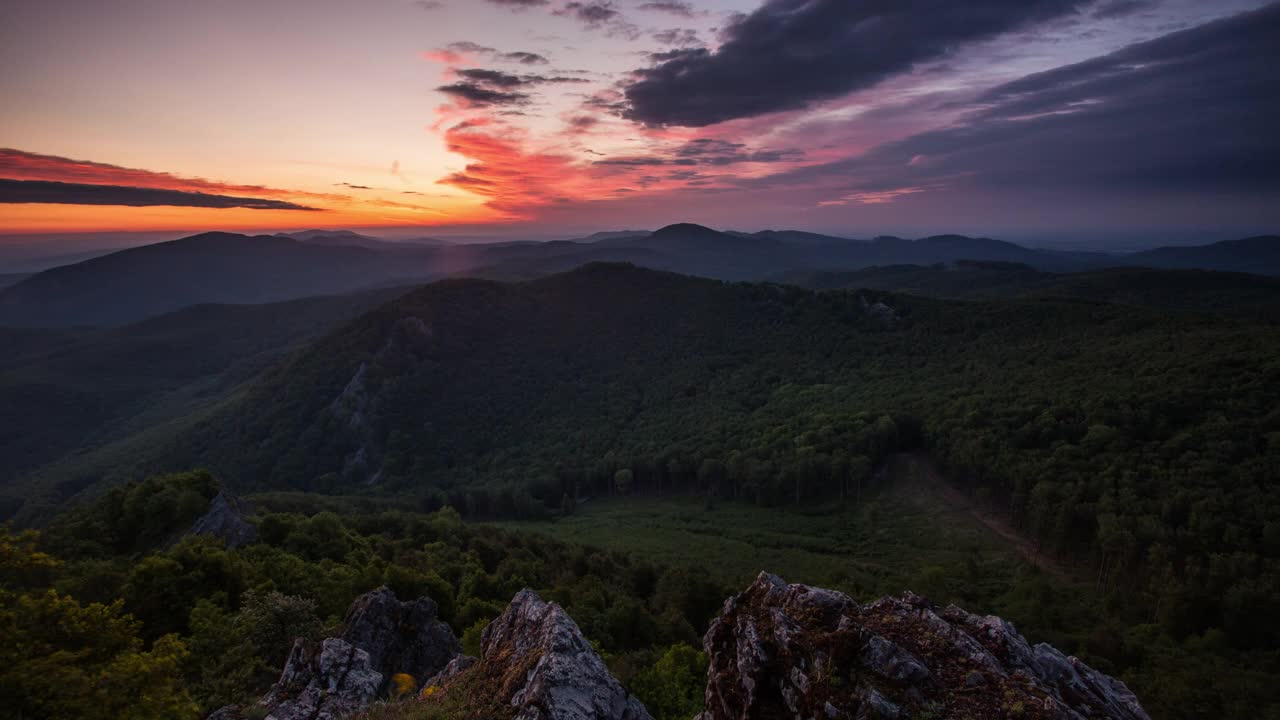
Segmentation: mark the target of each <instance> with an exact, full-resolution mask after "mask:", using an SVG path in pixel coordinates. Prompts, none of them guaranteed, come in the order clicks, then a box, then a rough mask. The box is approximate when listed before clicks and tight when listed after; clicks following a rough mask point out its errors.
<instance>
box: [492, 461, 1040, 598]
mask: <svg viewBox="0 0 1280 720" xmlns="http://www.w3.org/2000/svg"><path fill="white" fill-rule="evenodd" d="M496 524H498V525H500V526H502V527H505V528H508V529H512V530H521V531H526V532H536V533H541V534H545V535H550V536H552V537H555V538H557V539H559V540H563V541H566V542H574V543H580V544H584V545H590V546H594V547H599V548H604V549H608V550H621V551H626V552H631V553H636V554H638V555H641V556H643V557H646V558H650V559H652V560H654V561H658V562H662V563H668V564H677V565H679V564H682V565H688V566H692V567H696V568H699V569H701V570H704V571H705V572H708V573H710V574H711V575H712V576H713V577H714V578H715V579H716V580H717V581H719V582H722V583H724V584H726V585H729V586H733V587H738V586H745V585H746V584H747V583H749V582H750V581H751V579H752V578H753V577H755V575H756V574H757V573H759V572H760V571H761V570H768V571H770V572H774V573H777V574H778V575H781V576H782V577H784V578H786V579H787V580H789V581H791V582H804V583H809V584H813V585H823V586H827V587H840V588H843V589H846V590H848V591H851V592H853V593H854V594H857V595H868V594H876V595H878V594H884V593H887V592H900V591H901V590H903V589H905V588H909V587H910V588H915V589H918V590H921V591H924V590H932V591H937V590H939V589H943V590H946V589H947V587H946V586H947V585H949V584H952V583H953V582H954V583H955V584H956V585H957V587H956V588H954V589H955V590H956V591H963V590H964V588H963V587H961V586H963V585H970V586H974V585H976V586H975V587H971V588H970V589H971V590H972V591H975V592H976V593H977V594H989V593H990V592H992V591H996V590H998V589H999V588H997V587H984V586H986V585H990V584H993V583H995V584H999V583H1001V582H1003V581H1004V580H1007V579H1008V578H1010V577H1012V576H1013V575H1014V574H1015V573H1016V572H1017V571H1018V569H1019V566H1021V565H1023V562H1022V560H1021V558H1020V557H1019V556H1018V554H1017V552H1016V551H1015V550H1013V549H1012V548H1010V547H1009V546H1008V544H1007V543H1005V542H1004V541H1002V540H1001V539H1000V538H999V537H998V536H996V535H995V534H994V533H992V532H991V531H989V530H987V529H986V528H985V527H983V526H982V525H981V524H980V523H978V522H977V521H975V520H974V519H973V518H972V517H971V516H970V515H969V514H968V513H967V512H965V511H964V510H963V509H960V508H954V507H951V506H948V505H947V504H945V503H944V502H943V501H942V500H941V499H940V498H939V497H937V496H936V495H934V494H932V493H929V492H928V491H927V490H926V489H925V488H924V487H923V486H920V485H918V484H915V483H897V482H895V483H892V484H891V485H890V486H889V487H888V488H886V489H884V490H883V491H881V492H879V493H877V494H875V495H874V496H873V497H870V498H868V499H867V500H866V501H864V502H863V503H862V504H861V505H854V504H852V503H850V504H849V505H848V506H847V507H845V508H841V507H840V506H828V507H821V508H810V509H808V510H806V511H796V510H791V509H780V508H760V507H756V506H754V505H749V504H743V503H727V502H721V503H718V504H717V505H716V506H715V508H714V509H712V510H707V509H705V507H704V505H703V501H702V499H701V498H695V497H687V496H684V497H668V498H634V497H633V498H626V499H617V498H609V499H601V500H593V501H591V502H587V503H583V504H581V505H580V506H579V508H578V511H577V512H576V513H575V514H574V515H571V516H568V517H564V518H560V519H558V520H556V521H554V522H503V523H496ZM939 583H942V584H943V585H942V587H938V585H939ZM920 584H925V585H929V586H930V587H928V588H918V587H917V585H920ZM961 594H963V595H970V594H973V593H971V592H961Z"/></svg>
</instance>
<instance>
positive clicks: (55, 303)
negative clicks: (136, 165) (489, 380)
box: [0, 233, 430, 327]
mask: <svg viewBox="0 0 1280 720" xmlns="http://www.w3.org/2000/svg"><path fill="white" fill-rule="evenodd" d="M429 276H430V275H429V273H426V272H423V273H420V274H419V273H417V272H416V271H415V270H414V269H413V267H412V265H411V264H404V263H402V264H401V265H400V266H399V268H398V269H396V268H395V267H394V266H393V265H392V264H391V263H390V262H389V260H388V259H387V258H386V257H385V256H383V255H381V254H379V253H377V252H375V251H372V250H369V249H366V248H356V247H345V246H327V245H313V244H307V243H301V242H298V241H296V240H292V239H289V238H282V237H273V236H267V235H260V236H256V237H249V236H246V235H236V234H233V233H204V234H202V235H193V236H191V237H188V238H183V239H181V240H174V241H171V242H165V243H158V244H155V245H145V246H142V247H137V248H131V249H129V250H122V251H120V252H116V253H112V254H110V255H106V256H103V257H97V258H93V259H91V260H86V261H84V262H80V263H76V264H74V265H66V266H62V267H57V268H53V269H51V270H46V271H44V272H41V273H38V274H36V275H33V276H32V277H29V278H27V279H25V280H23V281H21V282H19V283H17V284H15V285H13V286H11V287H8V288H4V289H3V290H0V326H5V325H8V326H16V327H56V326H67V325H119V324H123V323H127V322H133V321H137V320H140V319H142V318H146V317H151V316H154V315H159V314H162V313H166V312H171V311H173V310H177V309H179V308H182V307H186V306H188V305H196V304H200V303H264V302H274V301H282V300H288V299H293V298H299V297H306V296H314V295H325V294H333V293H341V292H346V291H350V290H355V289H358V288H362V287H368V286H371V285H374V284H377V283H385V282H388V281H389V280H391V279H393V278H397V277H400V278H414V277H420V278H423V277H429Z"/></svg>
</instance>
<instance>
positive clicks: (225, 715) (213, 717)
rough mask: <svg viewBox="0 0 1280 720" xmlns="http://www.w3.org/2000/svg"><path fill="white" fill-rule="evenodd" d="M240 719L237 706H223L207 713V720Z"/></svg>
mask: <svg viewBox="0 0 1280 720" xmlns="http://www.w3.org/2000/svg"><path fill="white" fill-rule="evenodd" d="M242 717H244V716H243V715H241V714H240V706H239V705H223V706H222V707H220V708H218V709H217V710H214V711H213V712H211V713H209V717H208V718H207V720H241V718H242Z"/></svg>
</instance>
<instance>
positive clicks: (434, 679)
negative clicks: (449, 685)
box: [422, 655, 479, 688]
mask: <svg viewBox="0 0 1280 720" xmlns="http://www.w3.org/2000/svg"><path fill="white" fill-rule="evenodd" d="M477 662H479V661H478V660H477V659H476V658H473V657H471V656H470V655H459V656H458V657H456V658H454V659H452V660H450V661H449V664H448V665H445V666H444V669H443V670H441V671H440V672H438V673H436V674H435V675H432V676H431V677H430V678H428V679H427V681H426V682H425V683H423V684H422V687H424V688H429V687H439V686H441V685H444V684H445V683H446V682H448V681H449V680H451V679H452V678H454V677H456V676H458V675H460V674H462V671H463V670H466V669H467V668H469V667H471V666H472V665H475V664H476V663H477Z"/></svg>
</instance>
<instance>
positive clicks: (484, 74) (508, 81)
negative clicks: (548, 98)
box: [457, 68, 529, 88]
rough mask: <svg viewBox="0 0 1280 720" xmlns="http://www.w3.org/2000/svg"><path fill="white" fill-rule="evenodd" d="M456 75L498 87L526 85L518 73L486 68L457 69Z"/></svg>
mask: <svg viewBox="0 0 1280 720" xmlns="http://www.w3.org/2000/svg"><path fill="white" fill-rule="evenodd" d="M457 72H458V75H459V76H461V77H464V78H466V79H467V80H471V81H473V82H477V83H482V84H485V85H491V86H493V87H498V88H513V87H521V86H523V85H528V84H529V83H527V82H525V80H524V79H523V78H521V77H520V76H519V75H512V74H510V73H504V72H502V71H501V70H486V69H483V68H466V69H463V70H458V71H457Z"/></svg>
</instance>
